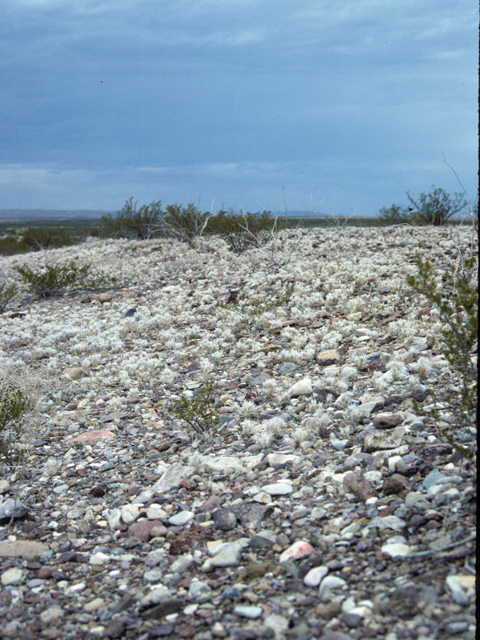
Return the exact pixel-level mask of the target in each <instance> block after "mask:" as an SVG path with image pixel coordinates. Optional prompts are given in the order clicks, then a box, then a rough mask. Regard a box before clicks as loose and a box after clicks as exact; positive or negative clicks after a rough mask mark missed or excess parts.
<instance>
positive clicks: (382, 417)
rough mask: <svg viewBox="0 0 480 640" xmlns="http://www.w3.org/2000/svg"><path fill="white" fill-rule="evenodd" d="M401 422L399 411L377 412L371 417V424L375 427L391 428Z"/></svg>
mask: <svg viewBox="0 0 480 640" xmlns="http://www.w3.org/2000/svg"><path fill="white" fill-rule="evenodd" d="M402 422H403V416H401V415H400V414H399V413H377V415H376V416H375V417H374V418H373V426H374V427H376V428H377V429H393V427H397V426H398V425H399V424H401V423H402Z"/></svg>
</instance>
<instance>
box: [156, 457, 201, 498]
mask: <svg viewBox="0 0 480 640" xmlns="http://www.w3.org/2000/svg"><path fill="white" fill-rule="evenodd" d="M162 469H164V467H162ZM194 473H195V469H194V468H193V467H188V466H185V465H182V464H180V463H179V462H174V463H173V464H171V465H170V466H169V467H167V469H165V471H163V472H162V476H161V477H160V478H159V479H158V480H157V481H156V482H155V484H154V485H153V487H152V491H153V492H154V493H165V492H166V491H168V490H169V489H171V488H172V487H178V486H179V484H180V481H181V480H186V479H187V478H190V476H192V475H193V474H194Z"/></svg>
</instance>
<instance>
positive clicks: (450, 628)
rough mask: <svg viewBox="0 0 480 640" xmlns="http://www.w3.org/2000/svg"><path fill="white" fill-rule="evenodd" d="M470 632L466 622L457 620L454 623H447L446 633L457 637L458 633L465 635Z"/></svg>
mask: <svg viewBox="0 0 480 640" xmlns="http://www.w3.org/2000/svg"><path fill="white" fill-rule="evenodd" d="M467 630H468V622H467V621H465V620H455V621H454V622H447V624H446V625H445V631H446V632H447V633H451V634H453V635H456V634H457V633H464V632H465V631H467Z"/></svg>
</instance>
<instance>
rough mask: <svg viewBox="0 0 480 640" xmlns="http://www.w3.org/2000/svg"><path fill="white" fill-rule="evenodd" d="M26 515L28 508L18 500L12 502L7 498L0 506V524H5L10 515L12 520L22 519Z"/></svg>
mask: <svg viewBox="0 0 480 640" xmlns="http://www.w3.org/2000/svg"><path fill="white" fill-rule="evenodd" d="M27 514H28V508H27V507H26V506H25V505H24V504H23V502H21V501H20V500H12V498H8V499H7V500H5V501H4V502H2V504H0V524H6V523H7V522H8V521H9V520H11V518H12V515H13V519H14V520H19V519H20V518H24V517H25V516H26V515H27Z"/></svg>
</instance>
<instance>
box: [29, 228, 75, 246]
mask: <svg viewBox="0 0 480 640" xmlns="http://www.w3.org/2000/svg"><path fill="white" fill-rule="evenodd" d="M73 243H74V238H73V236H72V234H71V232H70V231H68V229H65V228H64V227H47V228H38V227H27V228H25V229H22V230H21V234H20V237H19V239H18V248H19V250H20V251H40V250H41V249H53V248H55V247H65V246H68V245H71V244H73Z"/></svg>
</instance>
